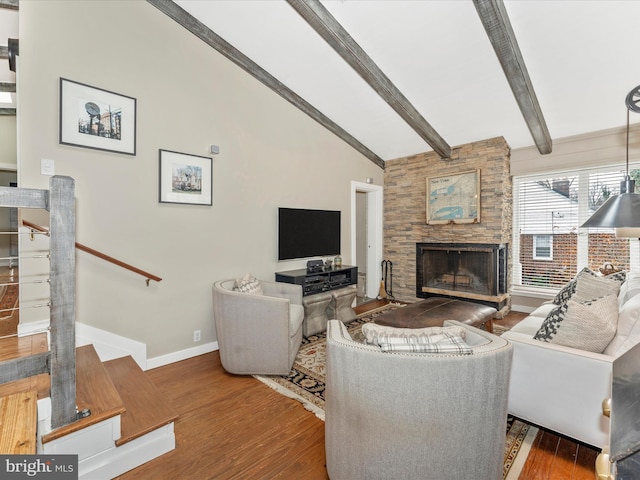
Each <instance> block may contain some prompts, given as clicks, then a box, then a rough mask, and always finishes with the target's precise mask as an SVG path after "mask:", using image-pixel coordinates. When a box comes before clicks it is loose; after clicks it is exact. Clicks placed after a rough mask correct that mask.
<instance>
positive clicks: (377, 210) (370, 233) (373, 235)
mask: <svg viewBox="0 0 640 480" xmlns="http://www.w3.org/2000/svg"><path fill="white" fill-rule="evenodd" d="M383 191H384V189H383V187H382V186H380V185H373V184H371V183H362V182H355V181H352V182H351V258H352V260H353V261H354V262H355V259H356V258H357V257H356V194H357V193H359V192H360V193H366V194H367V245H368V247H369V252H368V254H367V291H366V292H365V294H366V296H367V297H369V298H376V296H377V295H378V292H379V288H378V284H379V279H378V276H379V274H380V266H381V264H382V254H383V246H384V238H383V225H384V223H383V219H384V211H383V205H384V203H383Z"/></svg>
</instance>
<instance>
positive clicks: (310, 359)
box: [255, 304, 538, 480]
mask: <svg viewBox="0 0 640 480" xmlns="http://www.w3.org/2000/svg"><path fill="white" fill-rule="evenodd" d="M401 307H402V305H400V304H389V305H385V306H384V307H380V308H378V309H375V310H370V311H368V312H366V313H364V314H362V315H360V316H359V317H358V318H357V319H355V320H353V321H352V322H350V323H348V324H347V329H348V330H349V334H350V335H351V337H352V338H353V339H354V340H358V339H360V340H362V325H363V324H365V323H367V322H370V321H372V320H373V319H375V318H376V317H377V316H378V315H380V314H382V313H384V312H388V311H390V310H394V309H396V308H401ZM497 330H499V331H496V330H494V331H495V333H496V334H498V335H499V334H501V333H503V331H502V330H500V329H497ZM326 344H327V342H326V333H325V332H322V333H319V334H318V335H314V336H311V337H309V338H303V340H302V345H301V346H300V350H299V351H298V355H297V356H296V360H295V361H294V363H293V368H292V369H291V372H290V373H289V375H286V376H265V375H255V378H257V379H258V380H260V381H261V382H263V383H265V384H266V385H268V386H270V387H271V388H273V389H274V390H277V391H278V392H279V393H281V394H282V395H285V396H287V397H290V398H293V399H295V400H298V401H299V402H301V403H302V404H303V405H304V407H305V408H306V409H307V410H310V411H312V412H313V413H315V414H316V416H317V417H318V418H320V419H322V420H324V378H325V373H326V372H325V360H326ZM537 432H538V429H537V428H535V427H533V426H530V425H529V424H527V423H524V422H522V421H521V420H519V419H517V418H514V417H511V416H510V417H509V418H508V420H507V441H506V446H505V451H504V470H503V474H504V480H512V479H513V480H515V479H517V478H518V475H519V474H520V471H521V470H522V467H523V465H524V462H525V461H526V458H527V455H528V454H529V450H530V448H531V444H532V442H533V440H534V439H535V436H536V434H537Z"/></svg>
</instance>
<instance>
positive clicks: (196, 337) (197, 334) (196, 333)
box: [193, 330, 200, 342]
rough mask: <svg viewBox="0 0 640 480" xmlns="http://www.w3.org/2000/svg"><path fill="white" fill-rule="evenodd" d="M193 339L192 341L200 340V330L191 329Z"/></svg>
mask: <svg viewBox="0 0 640 480" xmlns="http://www.w3.org/2000/svg"><path fill="white" fill-rule="evenodd" d="M193 341H194V342H199V341H200V330H194V331H193Z"/></svg>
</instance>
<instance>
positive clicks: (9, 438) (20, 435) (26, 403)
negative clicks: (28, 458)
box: [0, 390, 37, 455]
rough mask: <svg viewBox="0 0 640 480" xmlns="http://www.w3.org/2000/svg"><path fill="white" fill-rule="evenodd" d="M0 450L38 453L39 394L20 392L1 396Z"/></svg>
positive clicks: (27, 453)
mask: <svg viewBox="0 0 640 480" xmlns="http://www.w3.org/2000/svg"><path fill="white" fill-rule="evenodd" d="M0 425H2V428H1V429H0V452H2V453H3V454H6V455H33V454H35V453H36V427H37V394H36V392H35V391H33V390H32V391H30V392H20V393H14V394H12V395H8V396H6V397H0Z"/></svg>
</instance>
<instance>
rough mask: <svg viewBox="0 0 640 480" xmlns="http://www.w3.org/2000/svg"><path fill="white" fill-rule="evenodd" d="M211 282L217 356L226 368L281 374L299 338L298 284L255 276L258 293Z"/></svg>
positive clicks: (228, 283)
mask: <svg viewBox="0 0 640 480" xmlns="http://www.w3.org/2000/svg"><path fill="white" fill-rule="evenodd" d="M233 285H234V280H221V281H218V282H215V283H214V285H213V319H214V322H215V327H216V335H217V337H218V347H219V349H220V361H221V362H222V366H223V367H224V369H225V370H226V371H227V372H229V373H235V374H240V375H248V374H262V375H286V374H288V373H289V372H290V370H291V365H293V361H294V360H295V358H296V354H297V353H298V349H299V348H300V343H301V342H302V320H303V318H304V309H303V307H302V287H301V286H300V285H294V284H289V283H281V282H267V281H263V280H261V281H260V285H261V287H262V292H263V294H262V295H258V294H251V293H241V292H235V291H233Z"/></svg>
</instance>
